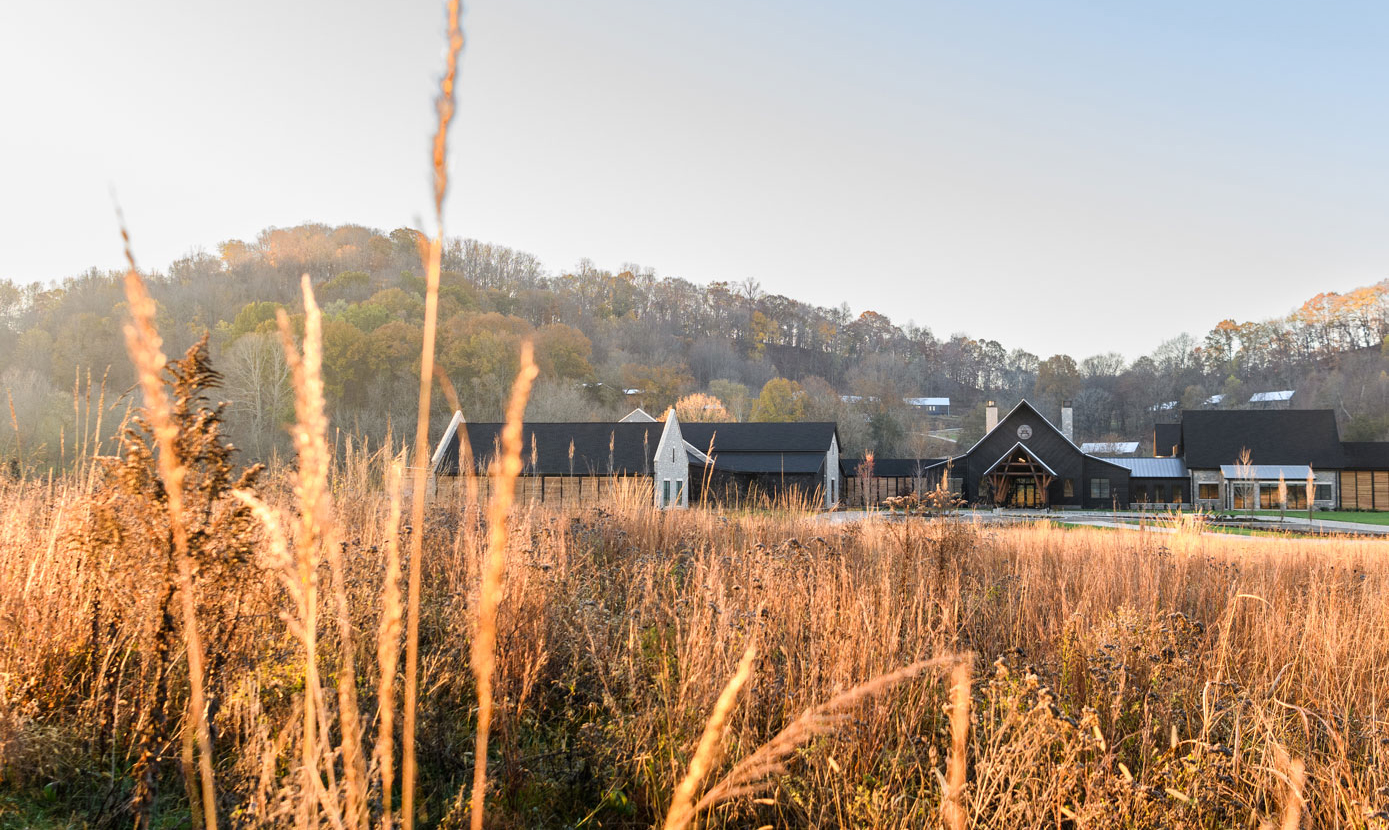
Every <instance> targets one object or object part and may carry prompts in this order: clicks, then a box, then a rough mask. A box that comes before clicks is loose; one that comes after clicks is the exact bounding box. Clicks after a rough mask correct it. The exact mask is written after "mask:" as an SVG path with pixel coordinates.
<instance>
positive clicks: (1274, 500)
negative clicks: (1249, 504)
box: [1259, 484, 1280, 510]
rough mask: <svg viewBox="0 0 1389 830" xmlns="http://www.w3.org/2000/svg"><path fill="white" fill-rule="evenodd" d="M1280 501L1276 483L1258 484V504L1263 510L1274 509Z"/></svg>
mask: <svg viewBox="0 0 1389 830" xmlns="http://www.w3.org/2000/svg"><path fill="white" fill-rule="evenodd" d="M1279 504H1280V502H1279V499H1278V485H1277V484H1260V485H1259V506H1260V507H1262V508H1263V509H1265V510H1276V509H1277V508H1278V506H1279Z"/></svg>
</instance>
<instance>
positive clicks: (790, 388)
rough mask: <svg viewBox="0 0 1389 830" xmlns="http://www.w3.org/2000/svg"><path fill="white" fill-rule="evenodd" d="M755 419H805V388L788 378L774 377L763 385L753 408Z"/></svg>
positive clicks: (777, 420) (753, 418)
mask: <svg viewBox="0 0 1389 830" xmlns="http://www.w3.org/2000/svg"><path fill="white" fill-rule="evenodd" d="M752 420H754V421H774V422H791V421H803V420H805V390H803V389H802V388H801V385H800V384H799V383H796V382H795V381H794V380H787V379H786V378H772V379H771V380H769V381H767V383H766V385H765V386H763V387H762V394H760V395H758V396H757V404H756V406H754V407H753V410H752Z"/></svg>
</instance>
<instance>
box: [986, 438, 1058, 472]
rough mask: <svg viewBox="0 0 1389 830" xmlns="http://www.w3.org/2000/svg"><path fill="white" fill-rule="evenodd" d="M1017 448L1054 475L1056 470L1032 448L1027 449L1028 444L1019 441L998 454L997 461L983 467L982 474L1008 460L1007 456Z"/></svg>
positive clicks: (991, 470)
mask: <svg viewBox="0 0 1389 830" xmlns="http://www.w3.org/2000/svg"><path fill="white" fill-rule="evenodd" d="M1018 450H1022V452H1023V454H1024V455H1026V456H1027V457H1028V458H1030V459H1032V460H1033V461H1034V462H1036V463H1037V464H1040V465H1041V466H1042V469H1043V470H1046V471H1047V472H1048V473H1051V474H1052V475H1056V471H1055V470H1053V469H1052V468H1051V466H1050V465H1048V464H1047V462H1045V461H1043V460H1042V457H1041V456H1040V455H1038V454H1037V453H1036V452H1035V451H1034V450H1031V449H1029V448H1028V446H1027V445H1026V444H1024V443H1023V442H1021V441H1019V442H1017V443H1016V444H1014V445H1013V448H1012V449H1010V450H1008V452H1005V453H1004V454H1003V455H1000V456H999V457H998V460H997V461H995V462H994V463H992V464H990V465H989V466H988V467H986V468H985V469H984V474H985V475H988V474H989V473H991V472H993V470H994V469H995V468H996V467H998V465H1000V464H1002V463H1003V462H1005V461H1007V460H1008V456H1010V455H1012V454H1013V453H1015V452H1017V451H1018Z"/></svg>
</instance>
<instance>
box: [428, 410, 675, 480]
mask: <svg viewBox="0 0 1389 830" xmlns="http://www.w3.org/2000/svg"><path fill="white" fill-rule="evenodd" d="M463 426H464V427H466V429H467V435H468V443H469V445H470V446H471V447H472V453H473V459H474V463H475V464H476V465H477V466H478V469H479V471H485V470H486V468H487V464H488V463H489V462H491V460H492V459H493V457H494V456H495V455H496V454H497V447H498V446H499V442H500V440H501V432H502V426H503V425H502V424H464V425H463ZM663 428H664V425H663V424H661V423H653V422H646V423H533V424H525V425H523V426H522V431H521V448H522V449H521V460H522V462H524V465H525V470H524V474H525V475H543V476H567V475H569V474H570V472H571V470H572V472H573V474H574V475H577V476H587V475H650V474H651V470H652V464H651V462H652V459H653V458H654V457H655V454H656V445H657V444H659V443H660V441H661V430H662V429H663ZM460 429H462V427H460ZM532 441H533V442H534V443H532ZM571 441H572V442H573V443H574V460H573V465H572V466H571V465H570V460H569V443H570V442H571ZM610 442H611V445H612V449H611V450H609V443H610ZM532 447H533V448H534V461H532ZM458 451H459V444H458V441H456V440H455V441H449V442H448V444H447V445H446V446H445V447H444V450H443V453H442V455H441V456H440V458H439V464H438V466H437V467H436V468H435V472H436V473H438V474H439V475H446V476H449V475H458ZM609 459H611V463H610V461H609Z"/></svg>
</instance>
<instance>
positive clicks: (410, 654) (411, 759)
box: [400, 0, 463, 830]
mask: <svg viewBox="0 0 1389 830" xmlns="http://www.w3.org/2000/svg"><path fill="white" fill-rule="evenodd" d="M459 6H460V3H459V0H449V4H448V49H447V52H446V57H445V67H444V77H443V79H442V80H441V81H440V82H439V95H438V98H437V99H436V101H435V108H436V111H437V114H438V126H437V128H436V130H435V132H434V149H433V156H432V160H433V168H434V219H435V225H436V233H435V236H434V238H433V240H431V241H430V243H429V250H428V254H427V257H426V264H425V293H424V338H423V344H422V345H421V347H420V398H419V413H418V415H417V416H416V420H415V453H414V459H413V460H414V466H415V469H414V477H413V480H412V486H411V488H410V500H411V501H410V524H411V528H412V529H413V531H414V532H413V533H412V534H411V535H410V576H409V586H408V588H407V591H408V598H407V604H408V618H407V619H408V622H407V630H406V637H405V716H404V723H403V727H404V732H405V734H404V744H405V745H404V746H403V747H402V755H403V757H402V760H401V770H400V773H401V781H400V784H401V805H400V806H401V812H402V815H401V819H402V822H403V826H404V827H405V828H406V830H410V828H412V827H414V824H415V710H416V706H417V705H418V701H417V698H418V695H419V659H420V658H419V648H420V643H419V640H420V620H419V618H420V614H419V610H420V558H421V557H422V556H423V551H424V489H425V486H426V483H427V482H428V477H429V471H428V470H427V469H425V459H427V458H429V406H430V398H431V395H430V381H431V379H432V377H433V374H434V336H435V329H436V327H437V319H438V316H439V267H440V263H441V261H442V260H443V254H444V197H445V196H446V195H447V194H448V184H449V174H448V134H449V124H450V123H451V122H452V121H453V113H454V100H455V91H454V87H455V84H456V82H457V78H458V54H459V52H461V51H462V50H463V31H462V29H461V28H460V24H459V13H460V11H461V10H460V8H459Z"/></svg>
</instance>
